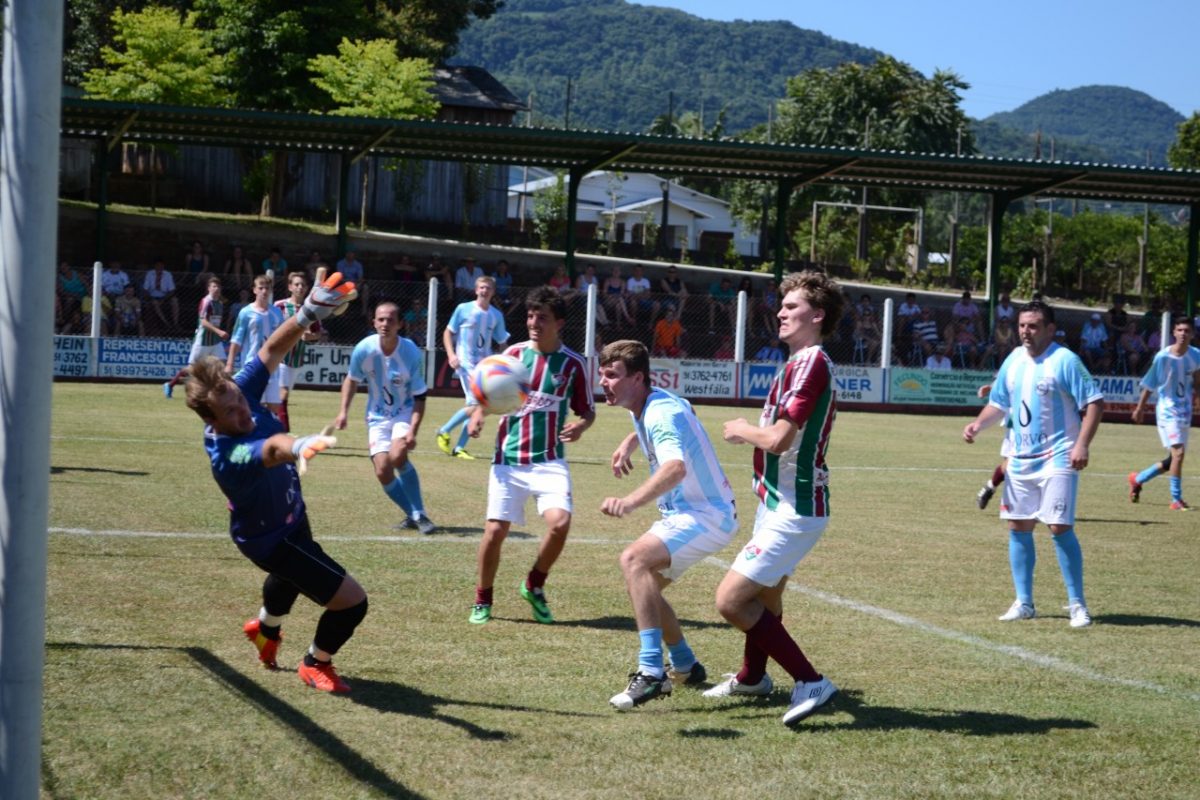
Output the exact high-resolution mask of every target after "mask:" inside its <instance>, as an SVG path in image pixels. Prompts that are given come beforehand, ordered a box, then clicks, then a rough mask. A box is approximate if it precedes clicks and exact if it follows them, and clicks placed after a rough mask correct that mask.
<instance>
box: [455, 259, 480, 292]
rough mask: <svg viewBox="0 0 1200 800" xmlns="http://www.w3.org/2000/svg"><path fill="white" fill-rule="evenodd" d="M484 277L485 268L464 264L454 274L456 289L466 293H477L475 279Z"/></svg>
mask: <svg viewBox="0 0 1200 800" xmlns="http://www.w3.org/2000/svg"><path fill="white" fill-rule="evenodd" d="M482 277H483V268H482V267H480V266H478V265H470V264H463V265H462V266H461V267H459V268H458V269H457V270H455V272H454V288H455V289H462V290H463V291H465V292H473V291H475V279H476V278H482Z"/></svg>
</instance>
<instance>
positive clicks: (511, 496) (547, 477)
mask: <svg viewBox="0 0 1200 800" xmlns="http://www.w3.org/2000/svg"><path fill="white" fill-rule="evenodd" d="M530 495H533V497H534V499H535V500H537V511H538V514H545V513H546V512H547V511H549V510H550V509H552V508H561V509H562V510H563V511H566V512H567V513H568V514H570V513H571V510H572V509H571V473H570V471H569V470H568V469H567V462H565V461H559V460H555V461H547V462H546V463H544V464H523V465H519V466H509V465H507V464H492V471H491V473H490V474H489V475H488V503H487V518H488V519H496V520H500V521H501V522H512V523H516V524H517V525H524V524H525V501H526V500H528V499H529V496H530Z"/></svg>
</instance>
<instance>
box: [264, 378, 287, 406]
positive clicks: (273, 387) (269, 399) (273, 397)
mask: <svg viewBox="0 0 1200 800" xmlns="http://www.w3.org/2000/svg"><path fill="white" fill-rule="evenodd" d="M282 400H283V395H281V394H280V393H279V370H275V371H274V372H272V373H271V380H269V381H267V388H266V389H265V390H264V391H263V396H262V402H264V403H276V404H278V403H280V402H282Z"/></svg>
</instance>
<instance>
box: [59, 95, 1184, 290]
mask: <svg viewBox="0 0 1200 800" xmlns="http://www.w3.org/2000/svg"><path fill="white" fill-rule="evenodd" d="M61 124H62V136H63V137H71V138H83V139H94V140H97V141H102V142H105V143H106V146H107V147H108V148H112V147H114V146H115V145H116V144H118V143H120V142H135V143H139V142H141V143H158V144H162V143H172V144H199V145H215V146H225V147H258V148H266V149H276V150H294V151H305V152H318V153H329V154H331V155H341V156H349V158H343V161H342V163H343V169H344V170H345V169H348V165H349V163H352V162H353V161H356V160H358V159H360V158H362V157H363V156H367V155H370V156H382V157H394V158H419V159H428V160H434V161H464V162H477V163H489V164H528V165H530V166H541V167H546V168H550V169H562V170H566V171H568V172H569V173H570V174H571V175H572V176H578V177H582V176H583V175H585V174H586V173H587V172H589V171H591V170H594V169H601V168H608V169H615V170H623V171H627V172H650V173H655V172H664V173H668V174H671V175H673V176H687V175H695V176H712V177H719V178H737V179H752V180H764V181H772V182H775V183H777V184H778V186H779V187H780V189H781V190H782V191H780V192H779V193H778V197H779V200H780V202H781V203H782V202H786V197H787V195H789V194H790V192H792V191H794V190H795V189H798V188H801V187H803V186H805V185H808V184H819V185H824V186H844V187H879V188H891V189H903V190H917V191H958V192H978V193H983V194H987V195H990V196H991V197H992V198H993V202H992V206H993V212H992V214H991V215H990V216H991V218H990V224H989V229H990V232H989V236H990V237H991V238H992V239H993V241H994V243H995V244H997V245H998V244H999V229H1000V226H1001V224H1002V216H1003V212H1004V208H1005V207H1006V206H1007V205H1008V203H1009V202H1011V201H1012V200H1015V199H1019V198H1021V197H1025V196H1028V195H1033V194H1037V195H1040V196H1043V197H1057V198H1065V199H1072V198H1079V199H1084V198H1087V199H1096V200H1108V201H1114V202H1135V203H1155V204H1173V205H1186V206H1189V207H1190V208H1191V212H1192V213H1191V225H1190V229H1189V236H1188V265H1187V267H1188V269H1187V276H1188V306H1189V309H1190V308H1192V307H1193V300H1194V298H1193V292H1194V291H1195V284H1196V276H1197V273H1196V263H1197V255H1198V251H1200V171H1191V170H1172V169H1164V168H1157V167H1130V166H1113V165H1107V164H1090V163H1073V162H1060V161H1031V160H1024V159H1002V158H989V157H981V156H955V155H944V154H935V153H906V152H899V151H891V150H867V149H851V148H841V147H814V146H806V145H788V144H765V143H758V142H744V141H735V140H722V141H712V140H707V139H692V138H686V137H668V136H655V135H650V134H637V133H619V132H609V131H591V130H562V129H550V128H519V127H509V126H494V125H479V124H470V123H454V122H426V121H412V120H391V119H371V118H361V117H342V116H330V115H321V114H292V113H279V112H267V111H246V110H236V109H221V108H189V107H179V106H166V105H138V104H131V103H115V102H108V101H101V100H85V99H77V98H64V99H63V107H62V123H61ZM577 185H578V180H572V181H570V184H569V187H568V188H569V190H570V192H571V194H572V195H574V194H575V192H576V191H577ZM575 200H576V198H575V197H574V196H572V197H571V202H570V203H569V204H568V207H569V211H570V212H571V215H572V216H573V212H574V203H575ZM345 216H346V215H345V214H341V215H340V218H341V219H345ZM567 229H568V232H569V233H570V232H573V230H574V225H571V224H569V225H568V228H567ZM781 239H782V237H776V240H777V241H781ZM573 249H574V248H573V242H569V243H568V259H571V257H572V256H573ZM989 249H990V250H991V248H989ZM991 251H992V252H999V248H998V246H997V247H996V248H995V249H994V250H991ZM989 260H991V259H990V257H989ZM777 263H778V264H781V263H782V259H781V253H777ZM988 274H989V278H992V277H994V276H998V266H997V265H996V264H994V263H990V264H989V265H988ZM989 284H990V287H989V288H990V289H991V291H989V295H991V296H992V300H993V302H994V295H995V294H996V282H995V281H993V280H989Z"/></svg>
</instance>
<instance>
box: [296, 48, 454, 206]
mask: <svg viewBox="0 0 1200 800" xmlns="http://www.w3.org/2000/svg"><path fill="white" fill-rule="evenodd" d="M308 68H309V70H310V71H311V72H312V73H313V78H312V82H313V83H314V84H315V85H316V86H317V87H319V88H321V89H324V90H325V91H326V92H328V93H329V96H330V97H332V98H333V101H334V102H335V103H337V104H338V107H337V108H336V109H334V110H333V111H332V112H330V113H333V114H341V115H343V116H353V117H387V118H389V119H419V118H431V117H433V116H435V115H436V114H437V112H438V102H437V100H435V99H434V97H433V95H432V94H431V93H430V89H431V88H432V87H433V65H432V64H430V63H429V62H428V61H426V60H425V59H423V58H406V59H400V58H398V57H397V56H396V48H395V46H394V45H393V43H392V42H389V41H387V40H386V39H372V40H371V41H368V42H363V41H358V40H351V39H342V41H341V42H340V43H339V44H338V54H337V55H336V56H331V55H320V56H317V57H315V58H313V59H310V60H309V62H308ZM370 174H371V172H370V170H368V169H365V168H364V169H363V176H362V210H361V216H360V218H359V225H360V227H362V228H364V229H365V228H366V227H367V181H368V180H369V176H370Z"/></svg>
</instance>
